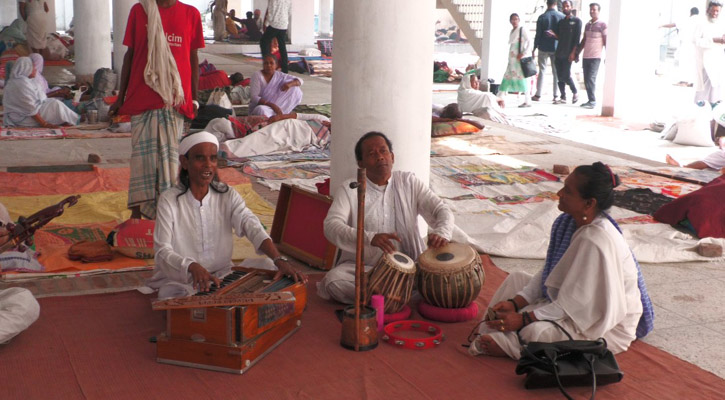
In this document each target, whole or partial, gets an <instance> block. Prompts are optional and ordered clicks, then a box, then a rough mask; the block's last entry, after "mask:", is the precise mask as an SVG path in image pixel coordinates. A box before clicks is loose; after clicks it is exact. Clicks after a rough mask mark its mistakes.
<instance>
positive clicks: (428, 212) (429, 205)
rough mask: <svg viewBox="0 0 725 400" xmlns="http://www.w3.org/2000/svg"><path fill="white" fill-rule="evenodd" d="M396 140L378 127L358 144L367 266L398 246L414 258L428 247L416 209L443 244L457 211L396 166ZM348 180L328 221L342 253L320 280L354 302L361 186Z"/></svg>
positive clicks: (325, 293) (333, 294) (321, 288)
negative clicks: (363, 185) (363, 173)
mask: <svg viewBox="0 0 725 400" xmlns="http://www.w3.org/2000/svg"><path fill="white" fill-rule="evenodd" d="M391 150H392V144H390V141H389V140H388V139H387V137H385V135H383V134H382V133H379V132H370V133H367V134H365V135H364V136H363V137H362V138H361V139H360V140H359V141H358V144H357V146H356V147H355V156H356V158H357V160H358V165H359V166H360V167H365V168H366V175H367V182H366V187H367V190H366V192H365V238H364V240H363V242H364V244H365V248H364V255H365V258H364V260H363V262H364V264H365V270H366V271H369V270H370V269H372V267H373V266H374V265H375V264H376V263H377V261H378V260H379V259H380V257H381V256H382V255H383V252H386V253H391V252H393V251H396V250H398V251H400V252H402V253H405V254H406V255H408V256H409V257H410V258H412V259H414V260H415V259H417V258H418V256H419V255H420V254H421V253H422V252H423V251H424V250H425V248H424V245H425V244H424V242H423V239H422V238H421V237H420V233H419V230H418V215H420V216H422V217H423V219H425V221H426V222H427V223H428V224H429V232H430V233H429V234H428V245H429V246H431V247H441V246H443V245H445V244H447V243H448V240H449V239H450V238H451V234H452V232H453V226H454V225H453V213H452V212H451V210H450V209H449V208H448V206H446V205H445V204H444V203H443V202H442V201H441V200H440V199H439V198H438V197H437V196H436V195H435V194H433V192H431V191H430V189H428V187H427V186H426V185H425V184H424V183H423V182H421V181H420V180H419V179H418V178H416V177H415V175H414V174H412V173H410V172H399V171H396V172H392V167H393V162H394V159H395V157H394V154H393V152H392V151H391ZM349 184H350V182H345V183H344V185H343V186H342V187H341V188H339V190H337V191H336V192H335V194H334V201H333V203H332V206H331V207H330V210H329V211H328V213H327V218H325V222H324V230H325V237H326V238H327V239H328V240H329V241H330V242H332V243H334V244H335V245H336V246H337V247H338V248H339V249H340V250H341V254H340V257H339V260H338V263H337V265H336V266H335V267H334V268H333V269H332V270H330V271H329V272H328V273H327V274H326V275H325V278H324V279H323V280H322V281H321V282H320V283H318V284H317V293H318V295H319V296H320V297H322V298H324V299H331V298H332V299H334V300H337V301H339V302H341V303H345V304H351V303H352V302H353V301H354V295H355V244H356V238H357V209H358V207H357V191H355V190H351V189H350V186H349Z"/></svg>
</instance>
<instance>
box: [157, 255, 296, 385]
mask: <svg viewBox="0 0 725 400" xmlns="http://www.w3.org/2000/svg"><path fill="white" fill-rule="evenodd" d="M275 273H276V271H267V270H257V269H250V268H244V267H234V268H233V269H232V273H231V274H229V275H227V276H226V277H224V280H223V282H222V284H221V285H219V287H212V290H211V291H210V292H208V293H197V294H196V295H194V296H190V297H184V298H179V299H170V300H161V301H157V302H154V304H153V308H154V309H155V310H167V311H166V312H167V319H166V331H165V332H163V333H162V334H161V335H159V337H158V339H157V343H156V360H157V361H158V362H162V363H168V364H175V365H182V366H187V367H196V368H204V369H210V370H214V371H223V372H230V373H237V374H242V373H244V371H246V370H247V369H249V368H250V367H251V366H252V365H254V363H256V362H257V361H259V360H260V359H261V358H262V357H264V356H265V355H267V353H269V352H270V351H272V350H273V349H274V348H275V347H277V346H278V345H279V344H280V343H282V342H283V341H284V340H285V339H287V338H288V337H289V336H290V335H292V334H293V333H294V332H295V331H297V329H299V327H300V325H301V323H302V320H301V317H302V311H303V310H304V308H305V305H306V304H307V287H306V286H305V285H304V284H303V283H295V282H294V280H292V279H290V278H286V277H283V278H280V279H277V280H274V279H273V277H274V275H275Z"/></svg>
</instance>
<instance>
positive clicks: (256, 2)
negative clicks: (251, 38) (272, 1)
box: [252, 0, 269, 20]
mask: <svg viewBox="0 0 725 400" xmlns="http://www.w3.org/2000/svg"><path fill="white" fill-rule="evenodd" d="M268 3H269V0H253V1H252V8H253V9H254V10H256V9H258V8H259V9H260V10H261V11H262V16H261V17H260V18H262V19H263V20H264V12H265V11H267V4H268ZM254 10H252V11H254Z"/></svg>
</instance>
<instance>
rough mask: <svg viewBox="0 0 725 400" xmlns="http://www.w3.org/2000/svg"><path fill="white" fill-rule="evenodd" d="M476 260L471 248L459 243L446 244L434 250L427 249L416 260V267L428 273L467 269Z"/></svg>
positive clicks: (474, 251) (474, 252)
mask: <svg viewBox="0 0 725 400" xmlns="http://www.w3.org/2000/svg"><path fill="white" fill-rule="evenodd" d="M475 258H476V250H474V249H473V247H471V246H469V245H466V244H461V243H448V244H447V245H445V246H443V247H441V248H438V249H434V248H429V249H428V250H426V251H425V252H423V254H421V255H420V257H419V258H418V264H419V265H418V266H419V267H420V268H421V269H424V270H429V271H437V270H441V269H445V270H458V269H460V268H464V267H467V266H469V265H470V264H471V262H473V260H474V259H475Z"/></svg>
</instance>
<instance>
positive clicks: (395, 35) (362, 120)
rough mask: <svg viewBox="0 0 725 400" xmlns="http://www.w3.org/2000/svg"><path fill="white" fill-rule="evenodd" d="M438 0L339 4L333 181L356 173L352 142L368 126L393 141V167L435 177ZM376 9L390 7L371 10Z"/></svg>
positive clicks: (351, 0) (424, 177)
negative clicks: (433, 137)
mask: <svg viewBox="0 0 725 400" xmlns="http://www.w3.org/2000/svg"><path fill="white" fill-rule="evenodd" d="M434 7H435V1H434V0H395V1H389V0H366V1H358V0H339V1H337V2H335V19H334V24H333V25H334V28H333V29H334V31H335V68H334V69H333V78H332V105H333V109H334V117H333V123H334V125H335V135H334V136H333V138H332V148H331V149H332V159H331V168H330V172H331V179H332V185H333V186H332V187H333V188H337V187H338V185H340V184H341V183H342V182H343V181H345V180H347V179H351V178H352V179H354V178H355V176H356V170H357V163H356V162H355V158H354V147H355V143H356V142H357V140H358V139H359V138H360V136H362V135H363V134H364V133H366V132H369V131H380V132H383V133H384V134H385V135H387V136H388V138H390V140H391V141H392V142H393V152H394V154H395V165H394V167H393V168H394V169H395V170H399V171H412V172H414V173H415V174H416V176H417V177H418V178H420V179H421V180H422V181H423V182H425V183H428V181H429V177H430V129H431V111H430V107H431V103H432V89H433V70H432V68H430V65H431V61H432V60H433V40H431V33H432V32H431V29H432V28H431V27H432V26H433V24H434V21H435V19H434V13H433V10H434ZM370 10H385V12H381V13H377V14H375V17H374V18H363V16H366V15H370Z"/></svg>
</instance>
